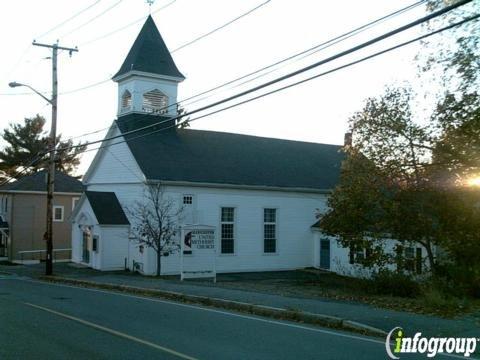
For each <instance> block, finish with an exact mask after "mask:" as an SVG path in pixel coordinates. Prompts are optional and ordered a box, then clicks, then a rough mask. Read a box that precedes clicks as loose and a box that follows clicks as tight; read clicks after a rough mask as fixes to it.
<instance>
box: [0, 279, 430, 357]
mask: <svg viewBox="0 0 480 360" xmlns="http://www.w3.org/2000/svg"><path fill="white" fill-rule="evenodd" d="M385 358H387V356H386V352H385V345H384V342H383V341H382V340H381V339H372V338H368V337H364V336H360V335H354V334H350V333H343V332H339V331H332V330H328V329H323V328H318V327H310V326H306V325H301V324H296V323H290V322H283V321H275V320H270V319H264V318H259V317H254V316H247V315H241V314H237V313H232V312H227V311H220V310H215V309H210V308H204V307H200V306H195V305H187V304H181V303H175V302H169V301H163V300H157V299H148V298H142V297H136V296H130V295H126V294H118V293H113V292H106V291H100V290H93V289H83V288H76V287H69V286H65V285H53V284H45V283H40V282H36V281H31V280H21V279H15V278H12V277H10V278H9V277H7V278H5V279H1V278H0V359H2V360H3V359H22V360H23V359H70V360H73V359H89V360H92V359H222V360H223V359H242V360H245V359H276V360H278V359H296V360H300V359H385ZM403 358H412V357H406V356H402V359H403ZM420 358H424V359H425V358H426V357H425V356H423V357H420Z"/></svg>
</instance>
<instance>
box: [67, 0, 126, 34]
mask: <svg viewBox="0 0 480 360" xmlns="http://www.w3.org/2000/svg"><path fill="white" fill-rule="evenodd" d="M122 1H123V0H118V1H117V2H116V3H114V4H113V5H111V6H109V7H108V8H106V9H105V10H103V11H102V12H101V13H100V14H98V15H96V16H94V17H93V18H91V19H90V20H88V21H86V22H84V23H83V24H81V25H79V26H77V27H75V28H73V29H72V30H70V31H69V32H67V33H65V34H63V35H62V36H61V37H60V38H64V37H65V36H67V35H70V34H73V33H74V32H75V31H77V30H80V29H81V28H83V27H85V26H87V25H88V24H91V23H92V22H93V21H95V20H97V19H98V18H99V17H101V16H103V15H105V14H106V13H107V12H109V11H110V10H112V9H113V8H115V7H117V6H118V5H120V3H121V2H122Z"/></svg>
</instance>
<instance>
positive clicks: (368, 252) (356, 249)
mask: <svg viewBox="0 0 480 360" xmlns="http://www.w3.org/2000/svg"><path fill="white" fill-rule="evenodd" d="M371 256H372V249H370V248H368V247H366V248H365V247H363V246H361V245H351V246H350V249H349V263H350V264H364V263H365V260H368V259H370V257H371Z"/></svg>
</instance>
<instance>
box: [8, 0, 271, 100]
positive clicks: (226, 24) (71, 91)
mask: <svg viewBox="0 0 480 360" xmlns="http://www.w3.org/2000/svg"><path fill="white" fill-rule="evenodd" d="M122 1H123V0H119V1H118V2H116V3H115V4H113V5H112V6H111V7H109V8H108V9H106V10H105V11H103V12H102V13H100V14H99V15H97V16H96V17H94V18H93V19H91V20H89V21H88V22H86V23H84V24H82V25H80V26H78V27H77V28H75V29H73V30H71V31H70V32H68V33H66V34H64V35H63V36H62V37H65V36H67V35H69V34H71V33H73V32H74V31H76V30H78V29H80V28H82V27H83V26H85V25H88V24H89V23H91V22H92V21H93V20H95V19H97V18H98V17H100V16H102V15H103V14H105V13H106V12H107V11H109V10H111V9H112V8H113V7H115V6H116V5H118V4H119V3H120V2H122ZM174 1H175V0H174ZM174 1H172V2H170V3H168V4H166V5H164V6H163V7H161V8H159V9H157V10H156V11H155V12H158V11H160V10H163V9H165V8H166V7H168V6H170V5H171V4H173V2H174ZM270 1H271V0H267V1H265V2H264V3H261V4H260V5H257V6H256V7H254V8H253V9H250V10H249V11H247V12H246V13H243V14H241V15H240V16H238V17H236V18H235V19H232V20H230V21H229V22H227V23H225V24H223V25H221V26H219V27H217V28H215V29H213V30H211V31H210V32H208V33H206V34H204V35H201V36H199V37H197V38H195V39H193V40H191V41H189V42H188V43H186V44H184V45H182V46H180V47H179V48H177V49H175V50H173V51H171V53H173V52H175V51H178V50H180V49H181V48H185V47H187V46H189V45H191V44H193V43H195V42H197V41H199V40H201V39H203V38H205V37H207V36H209V35H211V34H213V33H215V32H216V31H218V30H221V29H223V28H225V27H227V26H228V25H230V24H232V23H234V22H235V21H237V20H239V19H241V18H242V17H245V16H247V15H249V14H250V13H252V12H254V11H255V10H257V9H259V8H260V7H262V6H264V5H266V4H267V3H269V2H270ZM137 22H138V20H137V21H135V22H133V23H131V24H128V25H126V26H124V27H122V28H120V29H118V30H116V31H120V30H123V29H124V28H127V27H129V26H131V25H133V24H135V23H137ZM116 31H113V32H111V33H108V34H106V35H103V36H102V37H99V38H97V39H93V40H90V41H88V42H87V43H91V42H94V41H97V40H99V39H100V38H103V37H107V36H110V35H113V34H114V33H115V32H116ZM62 37H61V38H62ZM84 44H85V43H84ZM110 80H111V79H110V78H108V79H105V80H102V81H98V82H96V83H93V84H89V85H85V86H82V87H80V88H76V89H72V90H68V91H63V92H60V93H59V95H65V94H71V93H75V92H78V91H82V90H86V89H90V88H92V87H95V86H97V85H101V84H104V83H106V82H108V81H110ZM41 93H46V92H41ZM0 95H12V96H18V95H30V93H15V94H9V93H3V94H0Z"/></svg>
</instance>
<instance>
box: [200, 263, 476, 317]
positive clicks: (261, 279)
mask: <svg viewBox="0 0 480 360" xmlns="http://www.w3.org/2000/svg"><path fill="white" fill-rule="evenodd" d="M194 281H195V282H197V281H198V282H200V281H201V282H204V280H194ZM371 285H372V284H371V283H370V282H369V281H367V280H363V279H358V278H353V277H348V276H341V275H338V274H335V273H330V272H326V271H319V270H316V269H305V270H296V271H275V272H259V273H235V274H219V275H218V277H217V286H220V287H225V288H230V289H241V290H250V291H257V292H265V293H270V294H278V295H285V296H294V297H305V298H328V299H334V300H341V301H354V302H361V303H366V304H370V305H373V306H376V307H380V308H388V309H394V310H401V311H411V312H416V313H423V314H432V315H440V316H444V317H454V316H456V315H461V314H465V313H470V312H478V311H480V300H478V299H457V298H454V297H452V298H445V296H444V295H443V294H440V293H437V292H435V291H431V290H428V291H423V290H422V292H421V293H420V294H419V295H417V296H414V297H413V296H412V297H405V296H402V297H401V296H391V295H382V294H375V293H373V291H372V290H371Z"/></svg>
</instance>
